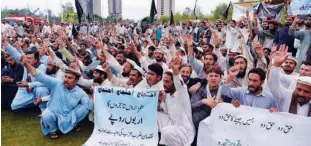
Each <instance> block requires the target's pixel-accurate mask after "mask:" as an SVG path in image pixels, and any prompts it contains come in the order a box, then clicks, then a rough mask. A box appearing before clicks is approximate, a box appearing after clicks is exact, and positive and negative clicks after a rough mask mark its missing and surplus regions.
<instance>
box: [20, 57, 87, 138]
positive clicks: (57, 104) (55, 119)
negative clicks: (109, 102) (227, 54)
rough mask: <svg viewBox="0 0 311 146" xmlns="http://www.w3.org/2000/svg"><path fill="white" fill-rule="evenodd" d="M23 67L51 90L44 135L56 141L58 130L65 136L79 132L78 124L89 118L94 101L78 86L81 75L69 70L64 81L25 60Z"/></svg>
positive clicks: (45, 111) (43, 117) (44, 123)
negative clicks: (37, 68)
mask: <svg viewBox="0 0 311 146" xmlns="http://www.w3.org/2000/svg"><path fill="white" fill-rule="evenodd" d="M23 65H24V66H25V68H26V69H27V71H28V72H29V73H30V74H31V75H32V76H33V77H35V79H36V80H38V81H41V82H43V83H44V84H45V85H46V86H48V87H49V88H50V89H51V96H50V100H49V104H48V107H47V108H46V110H44V112H43V113H42V116H41V121H40V123H41V127H42V132H43V134H44V135H47V134H49V135H50V138H51V139H56V138H58V134H57V133H56V132H57V130H58V129H59V130H60V131H61V132H62V133H64V134H66V133H68V132H70V131H71V130H72V129H74V128H75V130H76V131H79V130H80V128H79V126H78V123H79V122H80V121H82V120H83V119H84V118H85V117H86V116H87V114H88V112H89V110H93V103H92V101H91V100H90V99H89V97H88V96H87V94H86V93H85V92H84V91H83V90H82V89H81V88H79V87H78V86H77V82H78V79H79V77H80V73H77V72H76V71H73V70H71V69H67V70H66V71H65V78H64V80H63V81H62V80H57V79H54V78H52V77H49V76H47V75H44V74H43V73H42V72H40V71H39V70H36V69H35V68H34V67H32V66H31V65H30V64H29V63H28V62H27V61H25V60H23Z"/></svg>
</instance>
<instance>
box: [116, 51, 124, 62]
mask: <svg viewBox="0 0 311 146" xmlns="http://www.w3.org/2000/svg"><path fill="white" fill-rule="evenodd" d="M125 56H126V55H125V52H124V51H119V52H118V53H117V56H116V60H117V61H118V62H119V64H120V65H123V64H124V63H125V61H126V58H125Z"/></svg>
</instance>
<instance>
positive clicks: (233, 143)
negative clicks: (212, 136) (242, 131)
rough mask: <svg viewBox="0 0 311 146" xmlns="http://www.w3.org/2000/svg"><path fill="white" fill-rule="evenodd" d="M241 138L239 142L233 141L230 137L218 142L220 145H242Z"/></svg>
mask: <svg viewBox="0 0 311 146" xmlns="http://www.w3.org/2000/svg"><path fill="white" fill-rule="evenodd" d="M240 142H241V140H237V142H231V141H230V140H229V139H227V138H226V139H225V141H223V142H221V141H218V144H217V145H219V146H242V145H241V143H240Z"/></svg>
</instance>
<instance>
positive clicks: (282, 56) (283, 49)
mask: <svg viewBox="0 0 311 146" xmlns="http://www.w3.org/2000/svg"><path fill="white" fill-rule="evenodd" d="M287 51H288V47H287V46H286V45H281V46H280V49H279V51H277V52H275V53H274V54H273V58H272V64H273V65H274V66H275V67H280V66H281V65H282V64H283V62H284V61H285V60H286V59H287V57H288V52H287Z"/></svg>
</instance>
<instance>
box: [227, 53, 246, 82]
mask: <svg viewBox="0 0 311 146" xmlns="http://www.w3.org/2000/svg"><path fill="white" fill-rule="evenodd" d="M233 68H236V69H238V72H237V74H234V75H235V76H232V74H231V75H230V74H229V75H228V77H227V79H226V83H227V84H230V87H246V86H247V84H248V79H247V76H246V73H247V72H248V65H247V60H246V58H245V57H244V56H243V55H238V56H236V57H235V59H234V66H233V67H231V68H230V69H229V72H230V70H231V69H233Z"/></svg>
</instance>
